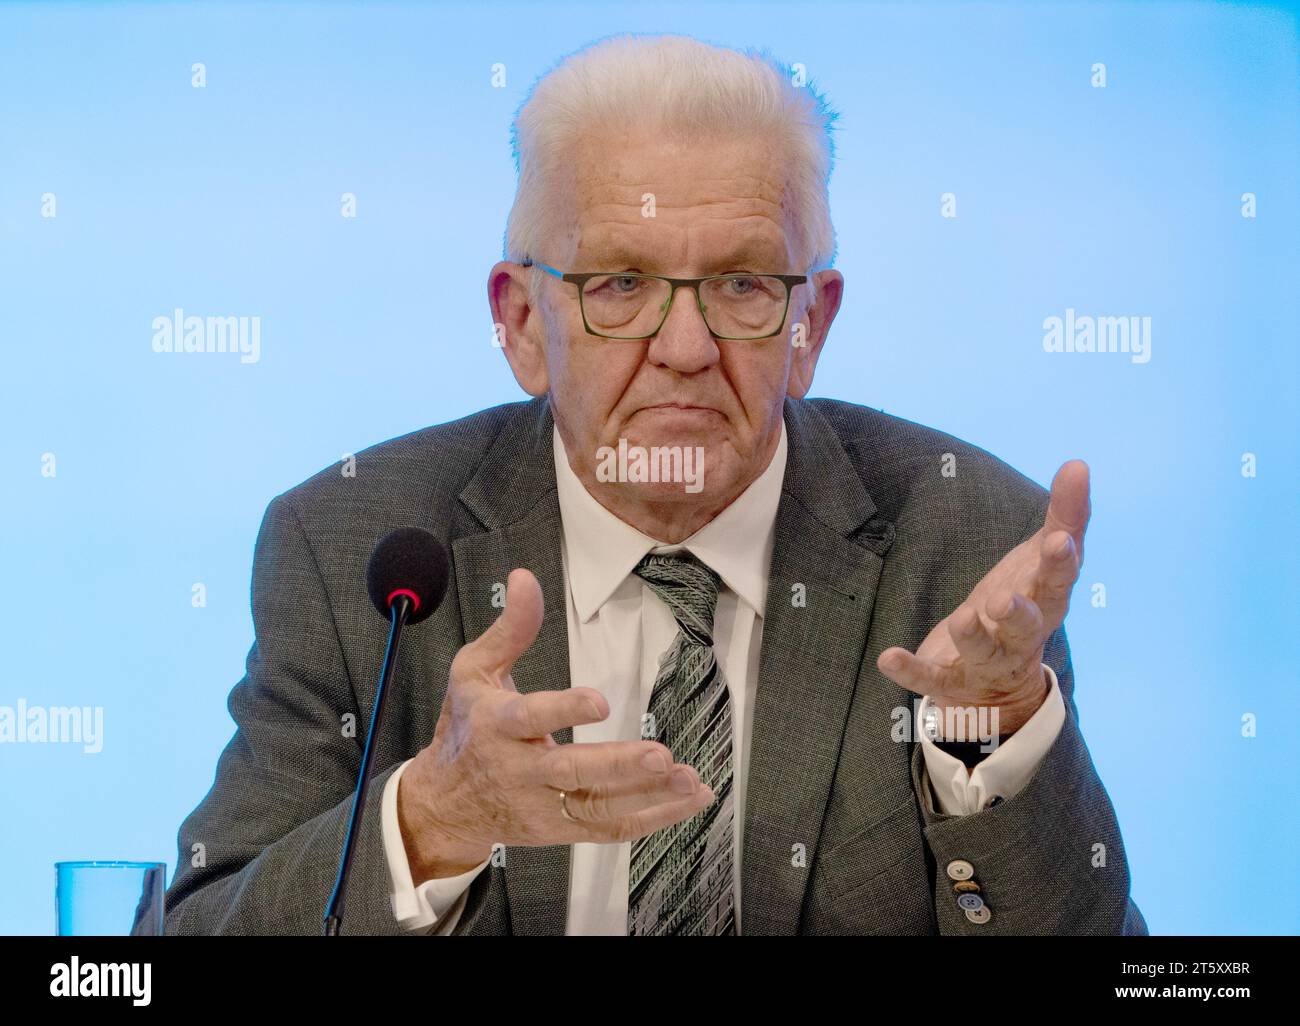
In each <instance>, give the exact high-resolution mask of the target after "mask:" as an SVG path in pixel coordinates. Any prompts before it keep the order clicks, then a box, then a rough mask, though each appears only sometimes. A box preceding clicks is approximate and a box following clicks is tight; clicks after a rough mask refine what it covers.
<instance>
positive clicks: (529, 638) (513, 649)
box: [461, 569, 543, 677]
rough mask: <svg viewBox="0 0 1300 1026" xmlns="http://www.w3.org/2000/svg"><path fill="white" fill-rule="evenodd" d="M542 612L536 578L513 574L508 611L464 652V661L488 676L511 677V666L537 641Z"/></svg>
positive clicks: (522, 572)
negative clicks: (509, 675)
mask: <svg viewBox="0 0 1300 1026" xmlns="http://www.w3.org/2000/svg"><path fill="white" fill-rule="evenodd" d="M542 613H543V605H542V586H541V585H540V584H538V583H537V578H536V577H534V576H533V575H532V573H530V572H529V571H527V570H523V569H516V570H512V571H510V576H509V577H508V578H507V579H506V607H505V609H503V610H502V611H501V615H500V616H498V617H497V618H496V622H495V623H493V624H492V626H491V627H489V628H488V629H487V630H485V631H484V632H483V633H482V634H481V635H479V637H478V638H477V639H476V640H474V641H472V642H470V643H469V644H468V645H466V646H465V647H464V648H463V649H461V653H462V654H463V658H464V659H466V660H467V661H469V662H470V663H471V664H472V665H473V666H474V667H475V668H476V669H479V670H481V671H483V672H485V673H487V674H492V675H495V676H497V677H504V676H506V675H508V674H509V673H510V667H512V666H513V665H514V664H515V661H516V660H517V659H518V658H519V657H520V656H521V655H523V654H524V653H525V652H526V651H527V650H528V646H529V645H531V644H532V643H533V642H534V641H536V640H537V633H538V631H540V630H541V629H542Z"/></svg>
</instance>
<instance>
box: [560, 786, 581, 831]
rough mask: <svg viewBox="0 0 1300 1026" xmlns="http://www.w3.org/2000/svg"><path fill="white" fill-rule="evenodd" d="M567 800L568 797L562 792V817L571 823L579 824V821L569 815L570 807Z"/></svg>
mask: <svg viewBox="0 0 1300 1026" xmlns="http://www.w3.org/2000/svg"><path fill="white" fill-rule="evenodd" d="M567 798H568V795H566V794H565V793H564V792H563V791H561V792H560V815H561V816H563V817H564V818H565V819H567V820H568V821H569V822H570V823H577V822H578V821H577V820H576V819H574V818H573V817H572V816H571V815H570V814H569V805H568V802H567V801H566V799H567Z"/></svg>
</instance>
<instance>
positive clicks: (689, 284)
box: [520, 257, 808, 342]
mask: <svg viewBox="0 0 1300 1026" xmlns="http://www.w3.org/2000/svg"><path fill="white" fill-rule="evenodd" d="M520 266H521V267H539V268H541V269H542V270H543V271H545V272H546V273H547V274H550V275H553V276H554V277H556V278H559V279H560V280H561V281H567V282H571V283H572V284H574V285H576V286H577V287H578V309H579V311H580V312H581V313H582V326H583V327H584V328H586V329H587V334H589V335H595V336H596V337H597V338H608V339H615V340H617V341H620V342H623V341H626V342H634V341H639V340H641V339H647V338H653V337H654V336H655V335H657V334H659V329H660V328H662V327H663V326H664V321H666V320H668V314H669V313H670V312H671V311H672V308H673V300H674V299H675V298H676V297H677V290H678V289H679V288H688V289H690V290H691V291H692V292H694V293H695V305H696V306H697V307H699V309H700V315H701V316H705V317H706V319H705V324H706V325H707V324H708V320H707V316H706V315H705V313H704V301H703V300H702V299H701V298H700V286H701V285H702V284H704V282H706V281H715V280H718V279H723V278H759V277H761V278H773V279H775V280H777V281H779V282H781V283H782V284H783V285H785V307H784V308H783V309H782V310H781V319H780V321H778V322H777V326H776V329H775V330H774V331H772V332H770V333H768V334H766V335H714V336H713V337H714V338H721V339H730V340H733V341H736V342H758V341H761V340H763V339H765V338H772V337H773V336H775V335H779V334H780V333H781V328H782V326H783V325H784V324H785V318H786V315H787V314H788V313H789V312H790V290H791V289H792V288H794V286H796V285H803V284H804V283H805V282H807V281H808V276H807V275H806V274H768V273H766V272H760V271H750V272H748V273H744V274H742V273H734V274H709V275H706V276H705V277H703V278H670V277H668V276H667V275H663V274H641V273H640V272H637V271H570V272H568V273H567V274H566V273H565V272H564V271H557V270H556V269H555V268H554V267H548V266H547V265H546V264H542V263H537V262H536V261H534V260H533V259H532V258H531V257H525V258H524V259H523V261H521V263H520ZM609 275H618V276H624V275H626V276H627V277H630V278H657V279H658V280H660V281H666V282H668V284H669V285H670V286H671V287H672V291H671V292H670V293H669V294H668V302H667V303H666V304H665V305H664V313H663V316H662V317H661V318H660V319H659V323H658V324H657V325H655V330H654V331H652V332H650V333H649V334H647V335H606V334H604V333H603V332H600V331H596V330H594V329H593V328H592V326H591V325H590V324H589V323H588V322H587V310H586V306H585V304H584V303H583V301H582V291H583V287H584V286H585V285H586V284H587V282H588V281H590V280H591V279H592V278H603V277H607V276H609ZM710 330H712V329H710Z"/></svg>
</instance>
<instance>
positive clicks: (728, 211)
mask: <svg viewBox="0 0 1300 1026" xmlns="http://www.w3.org/2000/svg"><path fill="white" fill-rule="evenodd" d="M574 155H575V158H576V159H575V160H574V162H573V165H572V171H573V172H574V177H573V179H572V180H571V181H572V185H573V189H572V192H571V193H570V196H569V200H570V203H569V210H570V216H571V217H572V221H571V223H572V226H573V228H572V231H571V233H569V236H570V238H571V239H573V240H574V241H575V242H576V245H577V249H576V255H577V259H578V261H579V262H580V263H581V264H582V266H583V268H584V269H585V268H587V267H588V266H590V267H612V268H618V269H626V268H630V267H633V266H636V267H639V268H640V269H642V270H646V271H660V272H661V273H663V272H664V270H665V268H666V269H667V270H672V269H673V268H678V269H681V268H683V267H684V265H685V264H686V263H687V262H690V263H698V262H701V261H707V262H708V263H710V264H711V265H712V264H714V263H733V264H761V265H763V266H766V267H769V268H779V267H784V266H785V264H786V263H787V261H788V260H789V254H788V245H787V239H786V229H787V225H786V217H787V209H786V207H785V205H784V202H783V201H784V199H785V197H784V188H785V175H786V168H785V167H784V165H783V164H782V162H781V160H780V159H779V157H778V156H777V155H776V154H774V152H773V148H772V147H770V146H764V145H762V144H761V141H755V140H749V139H722V140H713V141H709V142H707V143H703V144H700V145H693V146H686V145H682V144H675V143H670V142H666V141H664V140H660V139H647V138H645V137H636V136H632V137H623V138H611V137H605V138H603V139H600V140H597V139H595V138H592V137H587V138H586V139H584V140H582V142H581V143H580V144H579V146H578V148H577V151H576V153H575V154H574ZM651 264H661V265H662V266H660V267H654V266H649V265H651ZM575 266H576V265H575ZM713 269H714V268H712V267H710V270H713ZM701 273H707V272H704V271H702V272H701Z"/></svg>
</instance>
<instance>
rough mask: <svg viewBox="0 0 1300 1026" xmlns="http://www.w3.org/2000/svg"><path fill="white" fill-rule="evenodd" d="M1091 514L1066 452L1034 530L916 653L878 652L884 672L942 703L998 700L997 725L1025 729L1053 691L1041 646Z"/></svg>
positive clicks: (1082, 472) (1061, 606)
mask: <svg viewBox="0 0 1300 1026" xmlns="http://www.w3.org/2000/svg"><path fill="white" fill-rule="evenodd" d="M1090 515H1091V505H1090V502H1089V499H1088V465H1087V464H1086V463H1084V462H1083V461H1082V460H1070V461H1069V462H1068V463H1066V464H1064V465H1063V466H1062V467H1061V469H1060V470H1058V471H1057V472H1056V477H1055V478H1054V479H1053V480H1052V494H1051V499H1050V500H1049V502H1048V506H1047V514H1046V516H1045V517H1044V519H1043V526H1042V527H1040V528H1039V529H1038V531H1037V533H1035V534H1034V535H1033V536H1032V537H1030V538H1028V539H1026V540H1025V541H1023V542H1021V543H1020V544H1019V545H1017V546H1016V547H1015V548H1014V549H1012V550H1011V551H1010V552H1008V553H1007V554H1006V555H1005V556H1004V557H1002V560H1001V561H1000V562H999V563H998V564H997V566H995V567H994V568H993V569H992V570H990V571H989V572H988V574H986V575H985V577H984V579H983V580H982V581H980V582H979V584H977V585H975V589H974V590H973V591H972V592H971V593H970V595H969V596H967V598H966V601H964V602H963V603H962V604H961V605H959V606H958V607H957V608H956V609H954V610H953V611H952V613H951V614H950V615H949V616H947V617H945V618H944V619H943V620H941V621H940V622H939V624H938V626H936V627H935V628H934V630H932V631H931V632H930V634H929V636H928V637H927V638H926V639H925V641H923V642H922V643H921V647H920V648H919V649H917V650H916V654H915V655H913V654H912V653H911V652H909V651H907V649H905V648H898V647H894V648H887V649H885V651H883V652H881V653H880V658H879V659H878V660H877V661H876V665H877V666H878V667H879V668H880V672H881V673H883V674H884V675H885V676H886V677H888V678H889V679H890V680H892V681H893V682H894V683H895V684H898V685H900V686H902V687H905V688H907V689H908V690H909V691H915V692H916V693H917V694H920V695H929V696H931V702H932V704H933V705H935V706H936V707H937V708H938V709H939V710H940V711H942V710H944V709H947V708H951V707H962V708H963V709H968V708H971V707H989V708H996V709H997V717H998V719H997V731H998V733H999V734H1001V735H1002V736H1004V737H1005V736H1007V735H1009V734H1012V733H1014V732H1015V731H1017V730H1019V729H1020V727H1021V726H1023V725H1024V724H1025V722H1026V721H1028V719H1029V718H1030V717H1031V716H1032V715H1033V714H1034V712H1035V711H1037V709H1038V707H1039V706H1040V705H1042V704H1043V700H1044V699H1046V697H1047V695H1048V681H1047V676H1046V674H1045V673H1044V672H1043V646H1044V645H1045V644H1046V642H1047V639H1048V638H1049V637H1051V635H1052V633H1053V632H1054V631H1055V630H1056V629H1057V628H1058V627H1060V626H1061V623H1062V622H1063V621H1064V620H1065V614H1066V611H1067V610H1068V609H1069V607H1070V591H1071V589H1073V587H1074V582H1075V581H1076V580H1078V577H1079V568H1080V567H1081V566H1082V565H1083V534H1084V531H1086V530H1087V528H1088V518H1089V516H1090Z"/></svg>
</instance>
